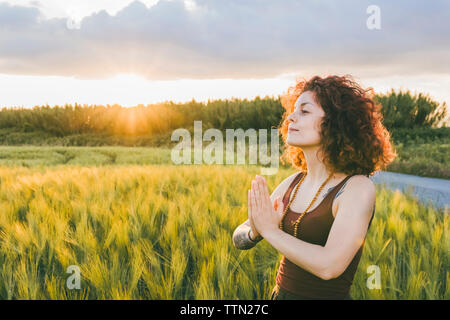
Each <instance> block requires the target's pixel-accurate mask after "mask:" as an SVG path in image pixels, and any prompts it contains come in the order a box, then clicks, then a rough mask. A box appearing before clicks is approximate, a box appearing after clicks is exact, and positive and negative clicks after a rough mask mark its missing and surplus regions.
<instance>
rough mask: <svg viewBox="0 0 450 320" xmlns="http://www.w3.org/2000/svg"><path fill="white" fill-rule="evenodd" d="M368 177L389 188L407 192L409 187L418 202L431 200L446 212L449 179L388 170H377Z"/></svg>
mask: <svg viewBox="0 0 450 320" xmlns="http://www.w3.org/2000/svg"><path fill="white" fill-rule="evenodd" d="M370 179H372V181H373V182H374V183H375V184H376V185H383V184H384V185H385V186H386V187H388V188H390V189H391V190H396V189H399V190H400V191H402V192H408V189H409V188H410V190H411V191H412V194H413V195H414V196H416V198H417V199H418V200H419V201H420V202H422V203H424V204H427V203H428V202H429V201H431V203H433V205H435V207H436V208H440V209H444V210H445V212H448V207H450V180H446V179H437V178H426V177H419V176H414V175H410V174H404V173H396V172H388V171H377V172H376V173H375V174H374V175H373V176H371V177H370ZM446 207H447V208H446Z"/></svg>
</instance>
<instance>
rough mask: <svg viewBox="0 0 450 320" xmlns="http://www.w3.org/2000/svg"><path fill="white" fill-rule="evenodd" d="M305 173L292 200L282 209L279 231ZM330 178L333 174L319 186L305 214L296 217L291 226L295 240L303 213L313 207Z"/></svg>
mask: <svg viewBox="0 0 450 320" xmlns="http://www.w3.org/2000/svg"><path fill="white" fill-rule="evenodd" d="M307 173H308V172H307V171H306V172H305V174H304V175H303V177H302V179H301V180H300V182H299V183H298V184H297V186H296V187H295V191H294V195H293V197H292V199H291V200H290V201H289V203H288V205H287V206H286V208H285V209H284V212H283V217H282V218H281V221H280V226H279V227H280V229H281V230H283V220H284V218H285V217H286V214H287V212H288V210H289V207H290V206H291V203H292V201H294V199H295V196H296V195H297V191H298V188H299V187H300V185H301V184H302V182H303V180H304V179H305V177H306V174H307ZM332 176H333V172H332V173H330V175H329V176H328V178H327V179H326V180H325V181H324V182H323V183H322V185H321V186H320V188H319V190H317V192H316V195H315V196H314V198H313V199H312V201H311V203H310V204H309V206H308V208H306V210H305V212H303V213H302V214H301V215H300V216H299V217H298V219H297V220H296V221H295V222H294V223H293V225H294V236H295V237H296V238H297V233H298V225H299V223H300V220H302V218H303V216H304V215H305V213H306V212H307V211H308V209H309V208H311V206H312V205H313V203H314V202H315V201H316V199H317V196H318V195H319V194H320V191H322V189H323V187H324V186H325V185H326V184H327V182H328V181H329V180H330V179H331V177H332Z"/></svg>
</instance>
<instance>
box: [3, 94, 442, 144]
mask: <svg viewBox="0 0 450 320" xmlns="http://www.w3.org/2000/svg"><path fill="white" fill-rule="evenodd" d="M375 101H376V102H377V103H379V104H381V105H382V108H381V112H382V114H383V118H384V125H385V126H386V128H387V129H388V130H393V129H414V128H433V127H437V126H438V125H439V124H440V123H441V122H442V120H443V119H445V117H446V115H447V109H446V104H445V102H444V103H442V104H441V103H438V102H436V101H434V100H433V99H432V98H430V96H429V95H427V94H422V93H419V94H414V95H413V94H411V92H410V91H406V92H402V91H400V92H395V91H394V90H392V91H391V92H388V93H386V94H377V95H376V96H375ZM283 112H284V109H283V107H282V106H281V99H280V96H278V97H268V96H266V97H264V98H261V97H259V96H258V97H256V98H254V99H252V100H248V99H238V98H232V99H225V100H222V99H219V100H212V101H210V100H208V102H198V101H195V99H193V100H191V101H189V102H185V103H174V102H172V101H165V102H163V103H158V104H149V105H147V106H144V105H138V106H135V107H122V106H120V105H106V106H103V105H80V104H75V105H70V104H66V105H64V106H58V105H56V106H54V107H50V106H49V105H45V106H35V107H33V108H23V107H15V108H2V110H1V111H0V129H7V128H8V129H14V131H19V132H35V131H43V132H46V133H48V134H51V135H53V136H56V137H64V136H68V135H73V134H102V135H111V136H116V135H117V136H129V137H136V136H143V135H161V134H166V133H170V132H172V131H173V130H175V129H177V128H186V129H188V130H189V129H191V130H192V128H193V123H194V120H201V121H202V126H203V128H204V129H205V130H206V129H207V128H217V129H220V130H225V129H227V128H234V129H237V128H242V129H244V130H246V129H249V128H254V129H270V128H273V127H276V126H278V125H279V124H280V121H281V118H282V114H283Z"/></svg>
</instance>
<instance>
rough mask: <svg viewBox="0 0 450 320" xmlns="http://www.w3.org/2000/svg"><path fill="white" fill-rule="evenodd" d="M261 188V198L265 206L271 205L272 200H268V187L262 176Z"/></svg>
mask: <svg viewBox="0 0 450 320" xmlns="http://www.w3.org/2000/svg"><path fill="white" fill-rule="evenodd" d="M262 190H263V198H264V201H265V205H266V206H270V207H271V206H272V201H271V200H270V195H269V188H268V186H267V182H266V180H265V179H264V178H262Z"/></svg>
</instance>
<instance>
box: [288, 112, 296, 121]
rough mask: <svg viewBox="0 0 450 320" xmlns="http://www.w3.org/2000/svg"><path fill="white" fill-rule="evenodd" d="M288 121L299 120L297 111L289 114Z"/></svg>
mask: <svg viewBox="0 0 450 320" xmlns="http://www.w3.org/2000/svg"><path fill="white" fill-rule="evenodd" d="M287 119H288V121H289V122H296V121H297V116H296V115H295V112H292V113H291V114H290V115H289V116H288V118H287Z"/></svg>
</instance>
